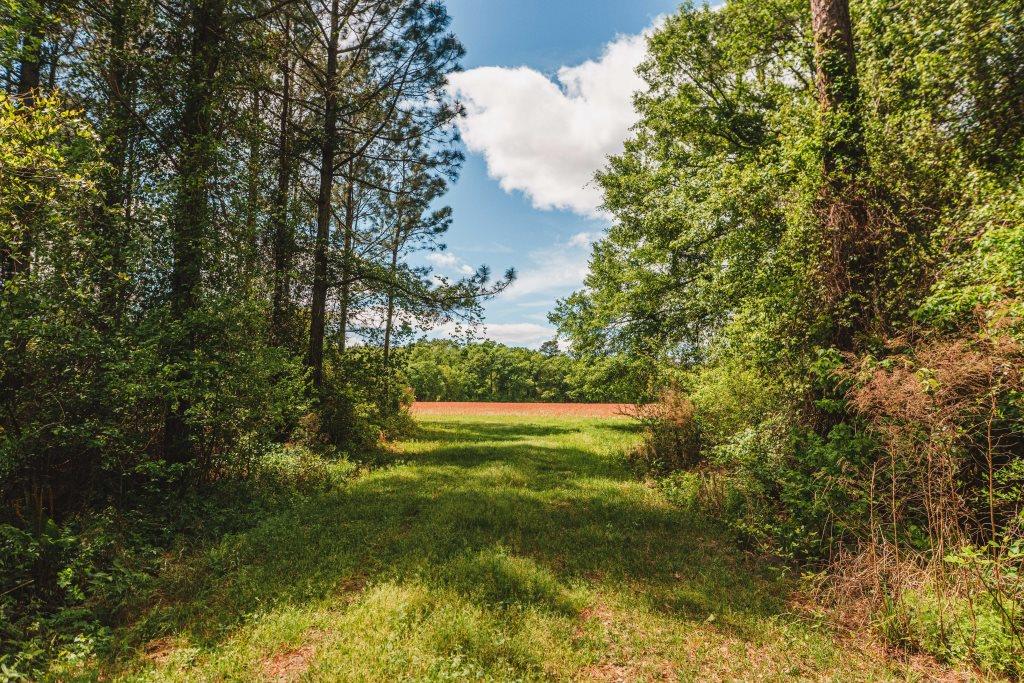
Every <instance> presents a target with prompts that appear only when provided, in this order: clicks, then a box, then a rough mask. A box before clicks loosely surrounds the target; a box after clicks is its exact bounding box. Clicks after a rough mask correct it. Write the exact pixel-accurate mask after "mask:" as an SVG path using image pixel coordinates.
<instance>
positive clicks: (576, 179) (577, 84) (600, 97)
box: [449, 29, 651, 217]
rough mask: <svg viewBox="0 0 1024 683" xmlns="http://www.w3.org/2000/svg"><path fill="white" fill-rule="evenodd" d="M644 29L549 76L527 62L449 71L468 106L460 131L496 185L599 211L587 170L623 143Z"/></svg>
mask: <svg viewBox="0 0 1024 683" xmlns="http://www.w3.org/2000/svg"><path fill="white" fill-rule="evenodd" d="M650 30H651V29H648V31H645V32H644V33H642V34H640V35H630V36H622V37H619V38H618V39H616V40H615V41H613V42H611V43H609V44H608V45H606V46H605V49H604V52H603V54H602V55H601V57H600V58H599V59H596V60H591V61H587V62H584V63H583V64H578V65H576V66H563V67H562V68H561V69H559V70H558V73H557V75H556V77H555V80H552V79H551V78H548V77H547V76H545V75H544V74H542V73H540V72H538V71H536V70H534V69H530V68H527V67H518V68H506V67H481V68H477V69H471V70H469V71H465V72H462V73H457V74H453V75H452V77H451V80H450V82H449V89H450V91H451V92H452V94H453V95H454V96H455V97H456V98H458V99H459V100H460V101H462V102H463V103H464V104H465V106H466V111H467V116H466V117H465V118H464V119H462V120H461V122H460V124H459V127H460V130H461V132H462V137H463V139H464V140H465V142H466V145H467V146H468V147H469V149H470V150H471V151H474V152H478V153H481V154H483V155H484V158H485V159H486V161H487V168H488V173H490V175H491V176H492V177H494V178H496V179H497V180H498V181H499V182H500V183H501V187H502V189H504V190H505V191H506V192H512V191H516V190H518V191H521V192H524V193H525V194H526V195H527V196H528V197H529V198H530V201H531V202H532V203H533V205H534V207H536V208H538V209H569V210H571V211H574V212H576V213H579V214H581V215H584V216H593V217H597V216H600V215H601V213H600V205H601V192H600V189H599V188H598V187H596V185H595V183H594V182H593V178H594V173H595V172H596V171H598V170H599V169H601V168H602V167H603V166H604V164H605V160H606V159H607V157H608V156H609V155H613V154H618V153H619V152H621V151H622V147H623V142H624V141H625V139H626V137H627V136H628V134H629V130H630V128H631V127H632V126H633V124H634V123H635V122H636V120H637V117H636V113H635V112H634V110H633V101H632V100H633V94H634V93H635V92H636V91H638V90H640V89H642V88H643V87H644V83H643V80H642V79H641V78H640V77H639V76H638V75H637V74H636V68H637V66H639V65H640V63H641V62H642V61H643V60H644V58H645V57H646V54H647V47H646V35H647V33H648V32H649V31H650Z"/></svg>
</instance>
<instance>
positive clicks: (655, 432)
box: [627, 389, 702, 475]
mask: <svg viewBox="0 0 1024 683" xmlns="http://www.w3.org/2000/svg"><path fill="white" fill-rule="evenodd" d="M695 413H696V409H695V407H694V405H693V402H692V401H690V399H689V398H687V396H686V395H684V394H683V393H682V392H680V391H679V390H676V389H671V390H667V391H665V392H663V393H662V394H661V398H660V400H659V401H658V402H657V403H654V404H651V405H648V406H644V407H642V408H639V409H638V412H637V418H638V419H639V420H640V422H641V423H642V424H643V425H644V427H645V429H646V434H645V438H644V440H643V442H642V443H641V444H640V445H639V446H637V447H636V448H635V449H633V450H632V451H630V452H629V453H628V455H627V457H628V459H629V462H630V463H631V464H632V465H633V467H635V468H636V469H638V470H640V471H642V472H649V473H651V474H655V475H665V474H668V473H670V472H675V471H678V470H685V469H690V468H693V467H696V466H697V465H698V464H699V463H700V462H701V460H702V451H701V435H700V429H699V428H698V426H697V419H696V414H695Z"/></svg>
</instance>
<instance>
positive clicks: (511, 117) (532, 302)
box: [431, 0, 677, 346]
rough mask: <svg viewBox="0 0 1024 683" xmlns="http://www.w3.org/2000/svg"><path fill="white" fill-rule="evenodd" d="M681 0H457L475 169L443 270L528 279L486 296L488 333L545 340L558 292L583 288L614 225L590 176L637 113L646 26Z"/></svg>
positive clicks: (470, 163) (454, 202)
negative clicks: (595, 252) (595, 246)
mask: <svg viewBox="0 0 1024 683" xmlns="http://www.w3.org/2000/svg"><path fill="white" fill-rule="evenodd" d="M676 5H677V0H448V8H449V13H450V14H451V16H452V19H453V29H454V31H455V33H456V35H458V37H459V38H460V39H461V41H462V43H463V44H464V45H465V47H466V51H467V54H466V58H465V59H464V61H463V65H464V67H465V71H464V72H463V73H461V74H458V75H457V76H456V77H455V78H453V80H452V86H451V87H452V91H453V93H454V94H456V95H457V97H458V98H459V99H460V100H462V101H463V102H464V103H465V104H466V106H467V109H468V110H469V116H468V117H467V119H466V120H464V121H463V122H462V124H461V126H460V127H461V128H462V135H463V139H464V141H465V142H464V144H465V147H466V154H467V158H466V164H465V166H464V168H463V172H462V175H461V178H460V179H459V182H458V183H457V184H456V185H455V186H454V187H453V188H452V189H451V191H450V192H449V193H448V195H447V196H446V197H445V202H446V203H447V204H449V205H450V206H451V207H452V208H453V209H454V215H455V220H454V224H453V226H452V228H451V230H450V232H449V234H448V238H447V240H446V241H447V243H448V251H446V252H444V253H443V254H434V255H432V256H431V259H432V260H433V262H434V264H435V266H436V267H437V269H438V270H439V271H440V272H443V273H446V274H452V275H454V274H457V273H459V272H460V271H461V272H466V271H468V269H469V267H474V266H477V265H480V264H487V265H489V266H491V268H492V270H493V272H495V273H501V272H503V271H504V270H505V269H506V268H508V267H515V268H516V269H517V271H518V272H519V276H520V278H519V281H518V282H517V284H516V285H514V286H513V287H512V288H511V289H510V290H509V291H508V292H507V293H505V294H502V295H501V296H499V297H498V298H497V299H495V300H493V301H491V302H489V303H488V304H487V330H486V336H489V337H491V338H495V339H498V340H500V341H504V342H506V343H510V344H516V345H524V346H537V345H539V344H540V343H541V342H543V341H544V340H545V339H549V338H551V337H552V336H553V330H552V329H551V328H550V325H549V324H548V322H547V320H546V316H547V313H548V311H550V310H551V309H552V307H553V306H554V304H555V301H556V300H557V299H558V298H560V297H564V296H565V295H567V294H569V293H570V292H572V291H573V290H574V289H576V288H578V287H579V285H580V283H581V281H582V277H583V275H584V274H585V272H586V258H587V255H588V253H589V244H590V242H591V241H592V240H593V239H594V238H596V236H597V235H599V234H600V232H601V231H602V230H603V229H604V228H605V226H606V225H607V222H606V220H605V219H604V218H603V217H602V216H601V215H600V211H599V210H598V208H597V205H598V204H599V202H600V194H599V192H598V191H597V189H596V188H595V187H594V186H593V184H592V183H590V178H591V177H592V175H593V172H594V171H596V170H597V169H598V168H600V167H601V166H602V165H603V159H604V158H606V157H607V155H608V154H611V153H616V152H617V151H618V150H619V149H620V148H621V143H622V140H623V139H624V138H625V136H626V134H627V132H626V131H627V130H628V128H629V126H630V125H631V124H632V122H633V121H634V119H635V117H634V115H633V112H632V107H631V106H630V98H631V92H632V91H633V90H635V89H636V88H637V87H638V86H639V81H638V80H637V78H636V76H635V75H634V74H633V70H634V67H635V64H636V63H638V62H639V60H640V59H641V58H642V57H643V38H642V35H641V34H642V33H643V32H644V31H645V30H646V29H649V28H650V27H651V26H652V24H653V23H654V21H655V19H656V18H657V17H658V16H660V15H664V14H666V13H669V12H671V11H673V10H674V9H675V7H676Z"/></svg>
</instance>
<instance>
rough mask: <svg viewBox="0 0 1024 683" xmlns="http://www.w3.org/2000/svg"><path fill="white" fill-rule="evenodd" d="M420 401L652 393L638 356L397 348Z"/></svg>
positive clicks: (596, 399) (444, 343) (641, 397)
mask: <svg viewBox="0 0 1024 683" xmlns="http://www.w3.org/2000/svg"><path fill="white" fill-rule="evenodd" d="M401 355H402V365H403V367H404V373H405V379H406V380H407V382H408V384H409V386H410V387H411V388H412V391H413V394H414V395H415V397H416V399H417V400H420V401H496V402H547V403H570V402H584V403H638V402H643V401H647V400H650V399H651V398H652V397H653V396H654V394H655V393H656V392H655V391H654V390H653V389H652V387H651V380H652V376H653V375H654V372H653V370H654V367H655V366H652V364H651V363H649V362H646V361H644V360H643V359H640V358H637V357H630V356H626V355H609V356H603V357H593V356H592V357H586V358H582V357H575V356H573V355H571V354H568V353H564V352H563V351H561V350H560V349H559V347H558V344H557V342H555V341H548V342H545V343H544V344H543V345H541V347H540V349H539V350H533V349H527V348H522V347H513V346H506V345H505V344H500V343H498V342H494V341H484V342H475V343H458V342H454V341H449V340H433V341H420V342H416V343H414V344H410V345H408V346H406V347H404V348H402V349H401Z"/></svg>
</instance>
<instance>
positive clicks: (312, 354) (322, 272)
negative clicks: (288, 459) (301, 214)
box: [306, 0, 340, 389]
mask: <svg viewBox="0 0 1024 683" xmlns="http://www.w3.org/2000/svg"><path fill="white" fill-rule="evenodd" d="M339 24H340V16H339V7H338V0H333V2H332V3H331V29H330V35H329V38H328V44H327V72H326V74H325V78H324V87H325V90H326V92H325V95H326V102H325V105H324V130H323V139H322V141H321V144H320V188H319V193H318V196H317V202H316V242H315V243H314V246H313V302H312V310H311V311H310V324H309V353H308V355H307V357H306V363H307V365H308V366H309V368H310V369H311V370H312V377H313V386H314V387H315V388H316V389H320V388H321V387H322V386H323V382H324V331H325V328H326V313H327V247H328V244H329V241H330V230H331V194H332V191H333V189H334V157H335V154H336V152H337V148H338V147H337V145H338V139H337V138H338V83H337V76H338V47H339V46H338V39H339V33H340V27H339Z"/></svg>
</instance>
